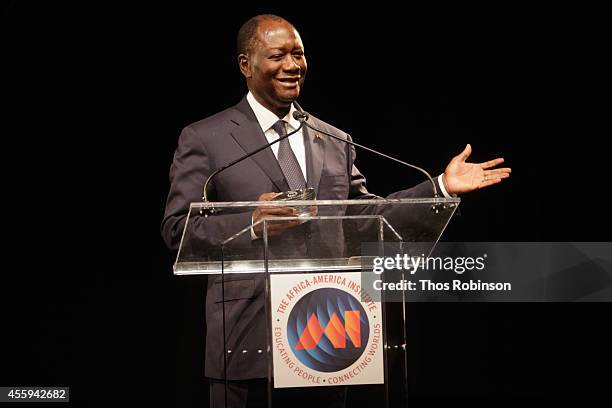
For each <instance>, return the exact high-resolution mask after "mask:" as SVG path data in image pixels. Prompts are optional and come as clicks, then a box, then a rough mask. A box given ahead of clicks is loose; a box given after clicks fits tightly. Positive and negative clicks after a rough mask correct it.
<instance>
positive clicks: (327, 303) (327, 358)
mask: <svg viewBox="0 0 612 408" xmlns="http://www.w3.org/2000/svg"><path fill="white" fill-rule="evenodd" d="M369 336H370V325H369V323H368V317H367V315H366V312H365V309H364V308H363V306H361V303H360V302H359V301H358V300H357V299H356V298H355V297H353V296H352V295H351V294H349V293H347V292H344V291H342V290H339V289H334V288H321V289H317V290H314V291H312V292H310V293H307V294H306V295H304V296H303V297H302V298H301V299H300V300H299V301H298V302H297V303H296V305H295V306H294V307H293V309H292V310H291V313H290V314H289V319H288V320H287V337H288V340H289V344H290V346H291V350H293V353H294V354H295V356H296V357H297V358H298V359H299V360H300V361H301V362H302V363H303V364H304V365H306V366H307V367H309V368H311V369H313V370H317V371H323V372H333V371H339V370H343V369H345V368H347V367H349V366H350V365H351V364H353V363H354V362H355V361H357V359H358V358H359V357H360V356H361V355H362V354H363V351H364V349H365V346H366V343H367V341H368V339H369Z"/></svg>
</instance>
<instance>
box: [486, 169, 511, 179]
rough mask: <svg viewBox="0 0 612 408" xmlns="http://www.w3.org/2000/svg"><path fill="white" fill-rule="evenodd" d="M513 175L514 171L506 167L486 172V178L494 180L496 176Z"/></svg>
mask: <svg viewBox="0 0 612 408" xmlns="http://www.w3.org/2000/svg"><path fill="white" fill-rule="evenodd" d="M510 173H512V169H511V168H510V167H504V168H501V169H493V170H487V171H485V172H484V175H485V177H488V178H492V177H495V176H501V175H502V174H507V175H510Z"/></svg>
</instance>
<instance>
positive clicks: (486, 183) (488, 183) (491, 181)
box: [478, 178, 502, 188]
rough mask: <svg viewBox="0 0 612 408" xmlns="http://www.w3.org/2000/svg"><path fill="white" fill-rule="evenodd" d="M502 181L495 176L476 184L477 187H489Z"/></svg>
mask: <svg viewBox="0 0 612 408" xmlns="http://www.w3.org/2000/svg"><path fill="white" fill-rule="evenodd" d="M501 181H502V179H501V178H495V179H488V180H487V179H485V181H483V182H482V183H480V185H479V186H478V188H485V187H489V186H492V185H493V184H497V183H500V182H501Z"/></svg>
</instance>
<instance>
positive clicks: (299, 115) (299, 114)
mask: <svg viewBox="0 0 612 408" xmlns="http://www.w3.org/2000/svg"><path fill="white" fill-rule="evenodd" d="M293 119H295V120H299V121H300V122H305V121H307V120H308V112H305V111H297V110H296V111H294V112H293Z"/></svg>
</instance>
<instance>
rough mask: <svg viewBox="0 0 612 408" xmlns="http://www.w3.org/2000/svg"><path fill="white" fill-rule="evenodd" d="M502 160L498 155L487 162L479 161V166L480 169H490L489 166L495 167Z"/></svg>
mask: <svg viewBox="0 0 612 408" xmlns="http://www.w3.org/2000/svg"><path fill="white" fill-rule="evenodd" d="M503 162H504V159H503V158H502V157H499V158H497V159H493V160H489V161H487V162H484V163H480V167H481V168H482V169H490V168H491V167H495V166H497V165H500V164H502V163H503Z"/></svg>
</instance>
